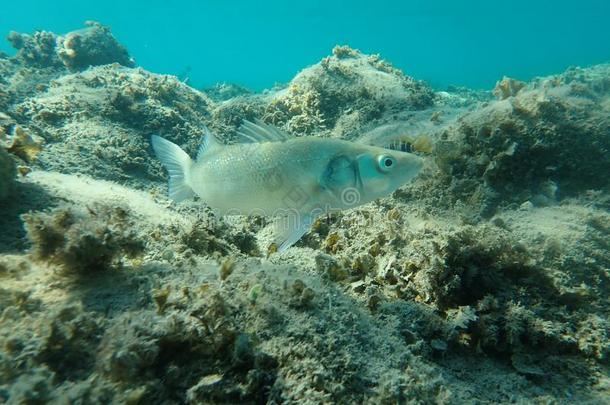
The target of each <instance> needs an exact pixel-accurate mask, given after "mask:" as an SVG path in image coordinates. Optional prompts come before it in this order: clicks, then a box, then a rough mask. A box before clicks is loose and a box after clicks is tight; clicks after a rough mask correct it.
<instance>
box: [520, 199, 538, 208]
mask: <svg viewBox="0 0 610 405" xmlns="http://www.w3.org/2000/svg"><path fill="white" fill-rule="evenodd" d="M532 208H534V204H533V203H532V202H531V201H529V200H528V201H526V202H524V203H523V204H521V205H520V206H519V209H521V210H524V211H527V210H531V209H532Z"/></svg>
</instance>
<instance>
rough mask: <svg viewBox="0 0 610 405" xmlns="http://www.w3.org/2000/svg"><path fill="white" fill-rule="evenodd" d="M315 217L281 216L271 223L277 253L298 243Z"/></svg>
mask: <svg viewBox="0 0 610 405" xmlns="http://www.w3.org/2000/svg"><path fill="white" fill-rule="evenodd" d="M314 220H315V217H314V216H313V215H311V214H299V213H296V212H295V213H294V214H289V215H282V216H280V217H278V218H276V219H275V220H274V221H273V235H274V242H275V244H276V245H277V246H278V252H283V251H284V250H286V249H288V248H289V247H290V246H292V245H294V244H295V243H297V242H298V240H299V239H301V237H302V236H303V235H305V233H307V231H308V230H309V229H310V228H311V225H312V224H313V222H314Z"/></svg>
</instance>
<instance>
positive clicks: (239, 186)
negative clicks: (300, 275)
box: [152, 121, 423, 251]
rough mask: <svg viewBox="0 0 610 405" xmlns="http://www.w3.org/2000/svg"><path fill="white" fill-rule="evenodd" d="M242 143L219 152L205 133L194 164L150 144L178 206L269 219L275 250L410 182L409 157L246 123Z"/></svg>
mask: <svg viewBox="0 0 610 405" xmlns="http://www.w3.org/2000/svg"><path fill="white" fill-rule="evenodd" d="M238 135H239V137H240V141H241V143H238V144H234V145H223V144H221V143H220V142H219V141H218V140H217V139H216V137H215V136H214V135H213V134H212V133H210V132H209V131H208V130H207V129H206V133H205V135H204V137H203V141H202V144H201V147H200V148H199V152H198V154H197V159H196V160H192V159H191V158H190V157H189V156H188V155H187V154H186V152H184V151H183V150H182V149H180V147H179V146H177V145H175V144H173V143H172V142H170V141H168V140H166V139H163V138H161V137H159V136H156V135H153V136H152V147H153V149H154V151H155V154H156V155H157V157H158V158H159V160H160V161H161V163H162V164H163V165H164V166H165V168H166V169H167V171H168V174H169V196H170V198H171V199H173V200H174V201H176V202H179V201H182V200H185V199H187V198H191V197H193V196H194V194H197V195H198V196H199V197H201V199H202V200H203V201H204V202H205V203H206V204H208V205H209V206H210V207H211V208H213V209H215V210H216V211H218V212H219V213H220V214H223V215H233V214H237V215H253V214H256V215H264V216H274V217H276V221H275V222H274V227H275V230H274V233H275V235H276V243H277V245H278V246H279V248H278V250H279V251H283V250H285V249H287V248H288V247H290V246H292V245H293V244H294V243H296V242H297V241H298V240H299V239H300V238H301V237H302V236H303V235H304V234H305V233H306V232H307V230H308V229H309V228H310V226H311V225H312V224H313V222H314V220H315V219H316V218H317V217H319V216H320V215H324V214H327V213H329V212H331V211H333V210H343V209H347V208H353V207H355V206H358V205H361V204H365V203H367V202H370V201H372V200H374V199H376V198H379V197H383V196H385V195H388V194H390V193H391V192H393V191H394V190H396V189H397V188H398V187H400V186H401V185H403V184H405V183H406V182H408V181H409V180H411V179H412V178H414V177H415V176H416V175H417V174H418V173H419V172H420V170H421V168H422V166H423V160H422V159H421V158H420V157H418V156H416V155H413V154H411V153H406V152H401V151H395V150H388V149H385V148H379V147H376V146H370V145H365V144H361V143H357V142H349V141H344V140H338V139H325V138H317V137H299V138H297V137H293V136H292V135H289V134H287V133H285V132H282V131H280V130H279V129H277V128H275V127H273V126H270V125H267V124H264V123H262V122H261V121H257V122H256V123H253V122H249V121H245V122H244V123H243V124H242V126H241V127H240V130H239V133H238Z"/></svg>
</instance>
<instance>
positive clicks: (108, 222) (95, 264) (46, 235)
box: [23, 206, 143, 274]
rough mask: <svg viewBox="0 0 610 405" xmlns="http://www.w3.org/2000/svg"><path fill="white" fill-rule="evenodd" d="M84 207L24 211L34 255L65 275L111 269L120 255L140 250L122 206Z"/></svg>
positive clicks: (140, 246) (119, 259)
mask: <svg viewBox="0 0 610 405" xmlns="http://www.w3.org/2000/svg"><path fill="white" fill-rule="evenodd" d="M87 210H88V212H87V213H86V214H85V213H82V212H78V211H76V210H70V209H58V210H55V211H52V212H50V213H35V214H24V215H23V221H24V224H25V228H26V231H27V235H28V238H29V239H30V241H31V242H32V245H33V253H34V256H35V257H36V258H38V259H39V260H48V261H50V262H52V263H55V264H57V265H59V266H60V267H61V269H62V270H63V271H64V272H65V273H67V274H72V273H76V274H87V273H95V272H99V271H104V270H108V269H110V268H113V267H115V266H117V265H118V264H119V263H120V261H121V258H122V257H123V256H124V255H127V256H134V255H136V254H138V253H140V252H141V251H142V250H143V243H142V241H141V240H139V239H138V238H137V237H136V235H135V233H134V231H133V230H131V229H130V223H129V221H127V220H126V218H127V213H126V212H125V211H124V210H123V209H122V208H118V207H116V208H113V207H107V206H93V207H90V208H87Z"/></svg>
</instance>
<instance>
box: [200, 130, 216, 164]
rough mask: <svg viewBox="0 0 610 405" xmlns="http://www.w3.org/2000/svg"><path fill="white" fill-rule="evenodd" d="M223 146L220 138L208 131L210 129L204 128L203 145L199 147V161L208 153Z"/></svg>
mask: <svg viewBox="0 0 610 405" xmlns="http://www.w3.org/2000/svg"><path fill="white" fill-rule="evenodd" d="M220 146H222V144H221V143H220V141H219V140H218V138H216V136H215V135H214V134H213V133H212V131H210V130H209V129H208V127H204V128H203V136H202V137H201V145H200V146H199V150H198V151H197V161H199V160H201V157H202V156H203V155H204V154H205V153H206V152H208V151H210V150H212V149H215V148H219V147H220Z"/></svg>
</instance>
